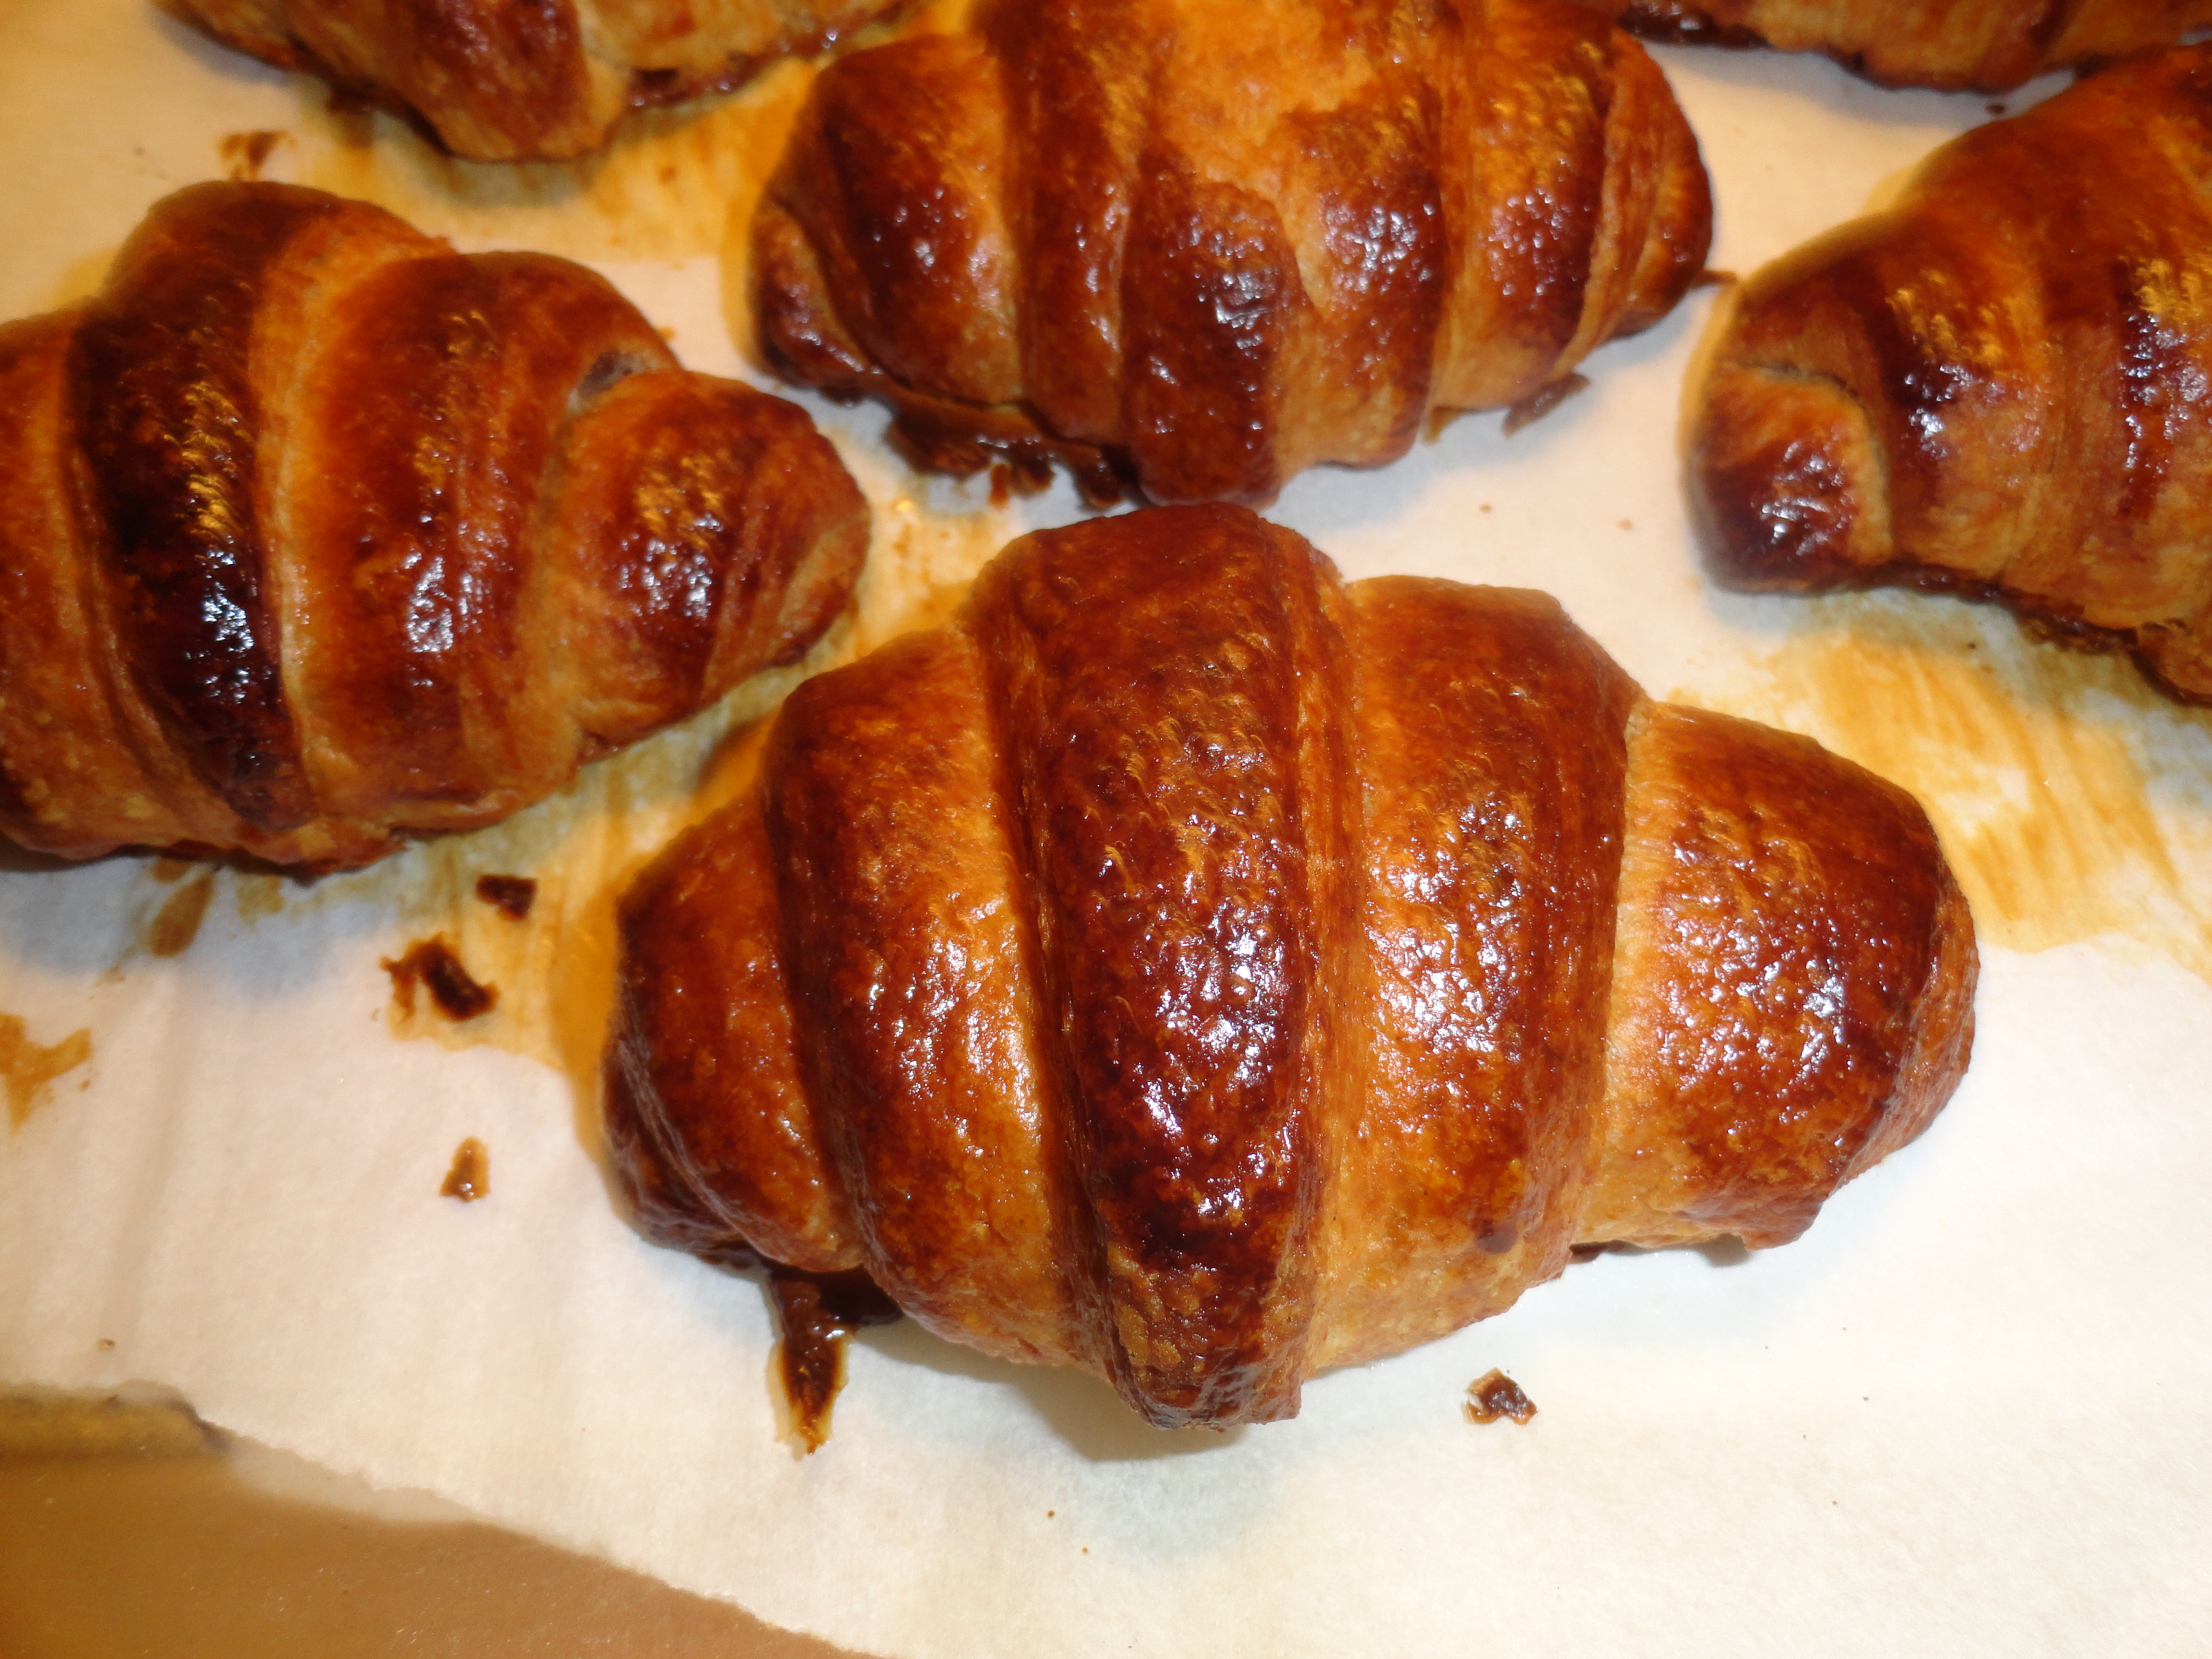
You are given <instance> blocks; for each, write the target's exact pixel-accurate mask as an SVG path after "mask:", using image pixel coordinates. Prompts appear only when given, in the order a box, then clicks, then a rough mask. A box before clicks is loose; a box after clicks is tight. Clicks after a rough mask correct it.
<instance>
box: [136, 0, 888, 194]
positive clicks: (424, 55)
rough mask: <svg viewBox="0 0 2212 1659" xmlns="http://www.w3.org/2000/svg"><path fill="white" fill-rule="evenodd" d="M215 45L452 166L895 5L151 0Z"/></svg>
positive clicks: (555, 148) (793, 48)
mask: <svg viewBox="0 0 2212 1659" xmlns="http://www.w3.org/2000/svg"><path fill="white" fill-rule="evenodd" d="M160 3H161V4H162V5H165V6H167V8H168V9H171V10H173V11H174V12H176V13H177V14H178V15H179V16H181V17H183V18H184V19H185V21H188V22H192V23H196V24H197V25H199V27H202V28H204V29H205V30H206V31H207V32H208V33H210V34H212V35H214V36H215V37H216V39H217V40H221V41H222V43H223V44H224V45H226V46H234V47H236V48H237V49H238V50H239V51H240V52H251V53H252V55H253V56H254V57H256V58H261V59H262V60H264V62H266V63H270V64H276V65H277V66H278V67H279V68H281V69H288V70H298V71H300V72H301V73H304V74H308V75H314V76H320V77H321V78H323V79H324V80H326V81H329V82H331V83H332V84H333V85H335V86H337V87H338V88H341V89H343V90H344V91H346V92H349V93H352V94H356V95H359V96H362V97H366V98H368V99H370V100H374V101H375V102H379V103H383V104H387V105H390V106H392V107H393V108H395V109H397V110H398V111H399V112H403V113H406V114H411V115H413V116H414V117H415V118H417V119H418V120H420V121H421V122H422V123H423V125H426V126H428V128H429V129H430V130H431V131H433V132H435V134H436V135H437V137H438V139H439V141H440V142H441V143H443V144H444V145H445V146H446V148H447V149H450V150H452V151H453V154H455V155H465V156H470V157H473V158H475V159H477V160H478V161H527V160H532V159H550V158H555V157H560V156H568V155H580V154H582V153H583V152H584V151H586V150H588V149H595V148H597V147H598V146H599V144H601V143H604V142H605V139H606V137H607V134H608V132H609V131H610V130H611V128H612V127H613V125H614V124H615V123H616V122H617V120H619V119H620V118H622V117H623V115H624V114H626V113H627V112H629V111H630V110H632V109H637V108H642V107H646V106H651V105H656V104H671V103H677V102H679V101H681V100H684V99H686V98H693V97H696V96H698V95H699V94H702V93H708V92H722V91H726V90H727V89H728V88H732V87H734V86H736V85H738V83H739V82H743V81H744V80H746V79H748V78H750V76H752V75H753V74H754V73H755V72H756V71H757V70H758V69H759V68H760V67H761V65H762V64H763V63H764V62H766V61H767V60H769V59H770V58H775V57H778V56H781V54H783V53H785V52H812V51H818V50H819V49H821V48H822V47H823V46H827V45H829V43H830V42H831V41H833V40H836V39H837V37H838V36H839V35H840V34H842V33H848V32H849V31H851V30H853V29H854V28H857V27H860V25H861V24H863V23H865V22H866V21H868V20H869V19H871V18H872V17H875V16H877V15H880V14H882V13H884V12H885V11H888V10H890V9H891V8H892V7H893V6H895V5H896V4H898V3H900V0H160Z"/></svg>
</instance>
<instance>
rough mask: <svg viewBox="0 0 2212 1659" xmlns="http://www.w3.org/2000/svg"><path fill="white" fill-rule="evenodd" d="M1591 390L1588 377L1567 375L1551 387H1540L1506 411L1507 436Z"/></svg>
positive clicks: (1554, 382)
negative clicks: (1578, 394)
mask: <svg viewBox="0 0 2212 1659" xmlns="http://www.w3.org/2000/svg"><path fill="white" fill-rule="evenodd" d="M1588 390H1589V377H1588V376H1587V375H1582V374H1567V375H1563V376H1561V377H1560V378H1559V380H1554V381H1553V382H1552V383H1551V385H1549V386H1538V387H1537V388H1536V389H1535V390H1534V392H1530V393H1529V394H1528V396H1527V397H1525V398H1522V400H1521V401H1520V402H1519V403H1517V404H1514V405H1513V407H1512V408H1510V409H1509V410H1506V411H1505V435H1506V436H1507V437H1509V438H1510V437H1511V436H1512V435H1514V434H1515V433H1516V432H1518V431H1519V430H1520V429H1521V428H1522V427H1524V426H1532V425H1534V423H1535V422H1538V421H1541V420H1542V419H1543V418H1544V416H1547V415H1548V414H1550V413H1551V412H1552V411H1553V410H1555V409H1557V408H1558V407H1559V405H1560V404H1563V403H1565V402H1566V400H1567V399H1568V398H1571V397H1573V396H1574V395H1575V393H1577V392H1586V391H1588Z"/></svg>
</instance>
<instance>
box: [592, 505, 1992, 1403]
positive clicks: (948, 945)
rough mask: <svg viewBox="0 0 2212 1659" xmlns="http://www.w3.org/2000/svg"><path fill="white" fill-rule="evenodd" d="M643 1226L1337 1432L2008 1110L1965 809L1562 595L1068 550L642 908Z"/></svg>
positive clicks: (803, 728) (902, 645)
mask: <svg viewBox="0 0 2212 1659" xmlns="http://www.w3.org/2000/svg"><path fill="white" fill-rule="evenodd" d="M621 927H622V939H623V962H622V969H621V995H620V1007H619V1012H618V1015H617V1027H616V1030H615V1033H614V1036H613V1038H612V1040H611V1045H610V1048H609V1053H608V1061H607V1078H608V1085H609V1087H608V1100H607V1124H608V1129H609V1133H610V1139H611V1146H612V1147H613V1149H614V1152H615V1156H616V1163H617V1168H618V1170H620V1172H621V1173H622V1175H623V1179H624V1180H625V1182H626V1183H627V1185H628V1188H629V1191H630V1193H631V1194H632V1196H633V1197H634V1199H635V1205H636V1210H637V1213H638V1216H639V1218H640V1221H641V1225H643V1227H644V1228H645V1229H646V1231H648V1232H649V1233H650V1234H652V1235H653V1237H657V1238H659V1239H660V1240H662V1241H663V1242H665V1243H672V1244H677V1245H679V1246H682V1247H684V1248H688V1249H692V1250H695V1251H696V1252H698V1253H699V1254H701V1255H706V1256H708V1257H710V1258H714V1257H723V1258H728V1257H730V1256H732V1255H737V1254H738V1253H739V1252H741V1251H742V1249H744V1248H745V1247H748V1246H750V1248H752V1249H756V1250H757V1251H758V1252H760V1253H761V1254H763V1255H767V1256H769V1257H771V1258H774V1259H775V1260H778V1261H783V1262H787V1263H791V1264H794V1265H796V1266H798V1267H805V1268H810V1269H813V1270H816V1271H830V1270H835V1269H840V1268H847V1267H852V1266H854V1265H855V1264H858V1265H860V1266H862V1267H866V1271H867V1272H868V1273H870V1274H871V1275H872V1277H873V1278H874V1279H876V1280H877V1282H878V1283H879V1284H880V1285H882V1286H883V1287H884V1289H885V1290H887V1291H890V1294H891V1295H892V1296H893V1297H895V1298H896V1300H897V1301H898V1302H899V1304H901V1305H902V1307H904V1308H905V1310H907V1311H908V1313H910V1314H912V1315H914V1316H915V1317H916V1318H918V1319H920V1320H921V1321H922V1322H924V1323H925V1324H926V1325H927V1326H928V1327H929V1328H932V1329H933V1330H936V1331H938V1332H939V1333H941V1334H944V1335H946V1336H949V1337H952V1338H954V1339H956V1340H961V1341H963V1342H968V1343H971V1344H973V1345H974V1346H977V1347H979V1348H981V1349H983V1350H985V1351H986V1352H990V1353H994V1354H998V1355H1002V1356H1005V1357H1007V1358H1014V1359H1020V1360H1035V1361H1044V1362H1048V1363H1054V1364H1070V1365H1079V1366H1083V1367H1085V1368H1087V1369H1089V1370H1093V1371H1096V1372H1098V1373H1101V1374H1103V1375H1104V1376H1107V1377H1109V1378H1110V1379H1111V1380H1112V1381H1113V1383H1114V1384H1115V1387H1116V1388H1117V1389H1119V1390H1120V1391H1121V1395H1122V1397H1123V1398H1124V1399H1125V1400H1127V1401H1128V1402H1129V1404H1131V1405H1132V1406H1133V1407H1135V1408H1136V1409H1137V1410H1138V1411H1139V1412H1140V1413H1143V1414H1144V1415H1145V1416H1146V1418H1148V1419H1151V1420H1152V1422H1154V1423H1157V1424H1160V1425H1177V1424H1208V1425H1228V1424H1231V1423H1237V1422H1244V1421H1255V1420H1263V1419H1272V1418H1279V1417H1285V1416H1288V1415H1290V1414H1291V1413H1294V1412H1295V1411H1296V1410H1297V1404H1298V1394H1299V1387H1300V1383H1301V1382H1302V1380H1303V1379H1304V1377H1306V1376H1309V1375H1310V1374H1311V1373H1312V1372H1313V1371H1315V1370H1317V1369H1319V1368H1321V1367H1323V1366H1328V1365H1336V1364H1352V1363H1357V1362H1360V1361H1364V1360H1367V1359H1370V1358H1377V1357H1379V1356H1382V1355H1384V1354H1389V1353H1391V1352H1396V1351H1398V1350H1400V1349H1402V1348H1405V1347H1408V1346H1412V1345H1413V1344H1415V1343H1418V1342H1421V1341H1424V1340H1428V1339H1430V1338H1432V1337H1435V1336H1437V1335H1441V1334H1443V1333H1445V1332H1447V1331H1449V1330H1452V1329H1454V1328H1457V1327H1458V1326H1461V1325H1462V1324H1465V1323H1467V1322H1469V1321H1471V1320H1475V1319H1480V1318H1482V1317H1484V1316H1487V1315H1491V1314H1495V1313H1498V1312H1499V1311H1501V1310H1504V1308H1506V1307H1507V1306H1508V1305H1510V1304H1511V1303H1512V1302H1513V1301H1514V1300H1515V1298H1516V1297H1518V1296H1519V1295H1520V1293H1521V1292H1522V1291H1523V1290H1525V1289H1526V1288H1528V1286H1529V1285H1534V1284H1536V1283H1538V1282H1540V1281H1541V1280H1543V1279H1549V1278H1551V1277H1552V1276H1553V1275H1554V1274H1556V1273H1559V1271H1560V1269H1561V1267H1563V1266H1564V1265H1565V1262H1566V1261H1567V1260H1568V1253H1569V1250H1570V1248H1571V1246H1573V1245H1574V1244H1576V1243H1597V1242H1601V1241H1607V1240H1626V1241H1631V1242H1634V1243H1645V1244H1662V1243H1675V1242H1680V1241H1689V1240H1696V1239H1701V1238H1707V1237H1714V1236H1717V1235H1720V1234H1727V1233H1734V1234H1737V1235H1740V1236H1741V1237H1742V1238H1743V1239H1744V1240H1745V1241H1746V1242H1747V1243H1751V1244H1753V1245H1760V1246H1764V1245H1770V1244H1776V1243H1783V1242H1784V1241H1786V1240H1788V1239H1790V1238H1792V1237H1796V1234H1797V1233H1799V1232H1800V1231H1802V1230H1803V1229H1804V1227H1805V1226H1806V1225H1808V1223H1809V1222H1810V1221H1811V1219H1812V1218H1813V1215H1814V1212H1815V1211H1816V1210H1817V1209H1818V1207H1819V1206H1820V1203H1821V1201H1822V1200H1824V1199H1825V1198H1826V1196H1827V1195H1828V1194H1829V1193H1830V1192H1832V1191H1833V1190H1834V1189H1835V1188H1836V1187H1837V1186H1838V1185H1839V1184H1841V1183H1842V1182H1844V1181H1846V1180H1848V1179H1849V1178H1850V1177H1851V1176H1854V1175H1857V1173H1859V1172H1860V1171H1861V1170H1865V1169H1867V1168H1869V1166H1871V1165H1872V1164H1875V1162H1877V1161H1878V1160H1879V1159H1881V1158H1883V1157H1884V1156H1886V1155H1887V1153H1889V1152H1892V1151H1893V1150H1894V1149H1896V1148H1897V1147H1899V1146H1902V1145H1903V1144H1904V1143H1905V1142H1906V1141H1907V1140H1910V1139H1911V1138H1912V1137H1913V1136H1915V1135H1917V1133H1920V1131H1921V1130H1922V1128H1923V1127H1925V1126H1926V1124H1927V1123H1928V1121H1929V1119H1930V1118H1931V1117H1932V1116H1933V1115H1934V1114H1935V1112H1936V1109H1938V1108H1939V1107H1940V1106H1941V1105H1942V1103H1943V1101H1944V1100H1945V1099H1946V1098H1947V1097H1948V1095H1949V1093H1950V1091H1951V1090H1952V1087H1953V1085H1954V1084H1955V1083H1956V1081H1957V1079H1958V1078H1959V1076H1960V1073H1961V1072H1962V1070H1963V1068H1964V1066H1965V1065H1966V1055H1967V1049H1968V1046H1969V1042H1970V1040H1971V1025H1972V1012H1971V1001H1972V987H1973V981H1974V975H1975V955H1974V947H1973V939H1972V923H1971V921H1970V920H1969V917H1968V915H1967V912H1966V904H1965V902H1964V900H1963V899H1962V898H1961V897H1960V893H1959V890H1958V889H1957V887H1956V885H1955V884H1954V882H1953V880H1952V878H1951V875H1950V872H1949V871H1948V867H1947V866H1946V865H1945V864H1944V861H1943V859H1942V854H1941V853H1940V852H1939V851H1938V849H1937V847H1936V838H1935V836H1934V835H1933V833H1932V832H1931V831H1930V829H1929V825H1928V822H1927V819H1926V818H1925V817H1924V816H1923V814H1922V812H1921V811H1920V809H1919V807H1918V806H1917V805H1916V804H1915V803H1914V802H1913V801H1912V800H1911V798H1910V797H1908V796H1906V795H1905V794H1904V793H1902V792H1900V791H1899V790H1898V789H1896V788H1894V787H1892V786H1890V785H1888V784H1887V783H1884V782H1882V781H1881V780H1880V779H1877V778H1875V777H1873V776H1871V775H1869V774H1867V773H1865V772H1863V771H1861V770H1860V769H1858V768H1857V767H1855V766H1852V765H1850V764H1849V763H1846V762H1844V761H1841V760H1838V759H1837V758H1836V757H1833V756H1832V755H1829V754H1828V753H1826V751H1824V750H1821V749H1820V748H1819V747H1818V746H1817V745H1816V744H1813V743H1811V742H1808V741H1807V740H1806V739H1803V738H1794V737H1789V736H1785V735H1784V734H1783V733H1781V732H1774V731H1771V730H1768V729H1767V728H1765V727H1763V726H1754V725H1751V724H1749V723H1747V722H1745V721H1741V720H1731V719H1728V718H1725V717H1723V716H1720V715H1715V714H1704V713H1700V712H1699V711H1696V710H1693V709H1688V708H1674V707H1669V706H1668V705H1665V704H1660V703H1653V702H1647V701H1646V700H1645V699H1644V697H1643V696H1642V695H1641V694H1640V693H1639V692H1638V690H1637V689H1636V687H1635V686H1634V685H1633V684H1632V683H1631V682H1630V681H1629V680H1628V678H1626V676H1625V675H1624V674H1623V673H1621V671H1620V670H1619V669H1618V668H1617V667H1615V666H1614V665H1613V663H1612V662H1611V661H1610V659H1607V657H1606V656H1605V654H1604V653H1602V652H1601V651H1600V650H1599V649H1598V648H1597V647H1595V645H1593V644H1592V643H1591V642H1590V641H1589V639H1588V638H1586V637H1585V636H1584V635H1582V634H1581V633H1580V632H1578V631H1577V629H1575V628H1574V627H1573V626H1572V624H1571V623H1568V622H1567V621H1566V619H1565V617H1563V616H1562V615H1561V614H1560V612H1559V608H1558V606H1557V605H1555V604H1553V602H1552V601H1551V600H1550V599H1547V598H1545V597H1543V596H1542V595H1540V594H1534V593H1527V592H1510V591H1505V590H1497V589H1484V588H1472V587H1464V586H1457V585H1455V584H1452V583H1449V582H1441V581H1432V580H1414V579H1411V578H1383V579H1380V580H1371V581H1367V582H1363V583H1360V584H1358V585H1357V586H1352V587H1350V588H1346V587H1344V586H1340V584H1339V582H1338V580H1337V579H1336V576H1335V574H1334V570H1333V569H1332V568H1330V566H1329V565H1328V562H1327V561H1326V560H1324V559H1323V558H1322V557H1321V556H1319V555H1318V554H1316V553H1315V552H1314V550H1312V549H1311V548H1310V547H1309V546H1308V545H1307V544H1305V543H1304V541H1302V540H1300V539H1299V538H1297V536H1295V535H1293V534H1291V532H1288V531H1285V530H1280V529H1277V528H1275V527H1273V526H1269V525H1267V524H1264V523H1262V522H1261V520H1257V519H1255V518H1254V517H1253V516H1251V514H1249V513H1246V512H1244V511H1243V510H1242V509H1239V508H1235V507H1188V508H1167V509H1161V510H1159V511H1156V512H1146V513H1137V514H1133V515H1131V516H1127V517H1121V518H1114V519H1105V520H1094V521H1092V522H1090V523H1087V524H1082V525H1079V526H1074V527H1073V528H1070V529H1065V530H1054V531H1046V532H1040V533H1038V534H1036V535H1034V536H1031V537H1029V538H1025V539H1024V541H1022V542H1020V543H1018V544H1015V545H1014V546H1013V547H1012V548H1011V549H1009V550H1007V551H1006V553H1004V554H1002V555H1001V556H1000V558H999V559H998V560H997V561H995V562H994V563H993V564H992V565H991V566H990V567H989V568H987V569H986V571H985V572H984V574H983V575H982V576H981V579H980V580H979V581H978V584H977V586H976V588H975V592H974V594H973V596H972V598H971V599H970V601H969V605H968V607H967V609H966V610H965V611H964V612H963V614H962V616H961V617H959V618H958V619H957V621H956V622H955V623H952V624H951V625H950V626H948V627H946V628H944V629H939V630H937V631H935V632H933V633H929V634H925V635H910V636H908V637H907V638H905V639H903V640H902V641H896V642H895V643H894V644H892V645H890V646H888V647H884V649H883V650H880V651H878V652H877V653H874V654H873V655H872V656H870V657H868V658H866V659H863V660H862V661H860V663H857V664H855V665H853V666H850V667H848V668H844V669H841V670H839V671H836V672H834V673H831V674H828V675H825V676H823V677H821V678H817V679H815V680H812V681H811V682H809V683H808V684H806V685H805V686H803V687H801V688H800V690H799V691H798V692H797V693H795V694H794V695H793V697H792V698H791V699H790V701H789V702H788V703H787V705H786V707H785V709H784V711H783V713H782V714H781V717H780V719H779V720H778V722H777V724H776V726H775V728H774V730H773V732H772V733H771V735H770V736H769V739H768V744H767V751H766V757H765V759H764V761H763V773H762V776H761V781H760V784H759V787H758V788H757V792H756V793H754V794H753V795H752V796H750V798H748V799H744V800H742V801H740V802H739V803H738V804H737V805H734V806H732V807H731V808H729V809H727V810H726V811H724V812H722V813H721V814H720V815H718V816H717V817H714V818H712V819H709V820H708V822H707V823H705V824H703V825H702V826H701V827H700V828H699V829H696V830H694V831H693V832H692V833H691V834H690V835H689V836H686V837H685V838H684V839H683V840H682V841H680V842H678V843H677V844H676V845H674V846H673V847H672V848H671V849H670V850H669V851H668V852H667V853H666V854H664V855H663V857H662V858H661V859H660V860H659V862H658V863H656V864H655V865H654V866H652V867H651V868H650V869H649V870H648V871H647V873H646V874H645V875H644V876H643V877H642V878H641V880H640V881H639V882H638V884H636V885H635V887H634V888H633V889H632V890H631V891H630V892H629V894H628V895H627V896H626V897H625V899H624V901H623V906H622V911H621Z"/></svg>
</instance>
